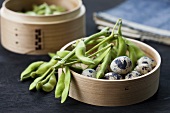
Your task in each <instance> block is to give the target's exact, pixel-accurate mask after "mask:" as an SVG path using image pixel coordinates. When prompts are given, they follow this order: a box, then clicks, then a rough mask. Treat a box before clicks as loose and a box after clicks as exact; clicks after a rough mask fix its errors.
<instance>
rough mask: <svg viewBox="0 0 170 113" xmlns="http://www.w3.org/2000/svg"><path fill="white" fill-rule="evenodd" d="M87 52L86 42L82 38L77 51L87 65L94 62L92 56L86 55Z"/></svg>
mask: <svg viewBox="0 0 170 113" xmlns="http://www.w3.org/2000/svg"><path fill="white" fill-rule="evenodd" d="M85 52H86V46H85V44H84V41H82V40H81V41H80V42H79V43H78V45H77V47H76V51H75V54H76V57H77V58H78V59H79V60H80V61H82V62H83V63H84V64H87V65H90V64H94V62H93V60H92V59H91V58H88V57H86V56H85Z"/></svg>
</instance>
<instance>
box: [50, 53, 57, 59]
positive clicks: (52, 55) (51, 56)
mask: <svg viewBox="0 0 170 113" xmlns="http://www.w3.org/2000/svg"><path fill="white" fill-rule="evenodd" d="M48 56H49V57H50V58H53V57H54V56H56V54H55V53H48Z"/></svg>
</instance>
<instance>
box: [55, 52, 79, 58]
mask: <svg viewBox="0 0 170 113" xmlns="http://www.w3.org/2000/svg"><path fill="white" fill-rule="evenodd" d="M70 52H71V51H68V50H64V51H57V53H56V54H57V56H59V57H60V58H64V57H65V56H66V55H68V54H69V53H70ZM71 58H72V59H77V57H76V56H72V57H71Z"/></svg>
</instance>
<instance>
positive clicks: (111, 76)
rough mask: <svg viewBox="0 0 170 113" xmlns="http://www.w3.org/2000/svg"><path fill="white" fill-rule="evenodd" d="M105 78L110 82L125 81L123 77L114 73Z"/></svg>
mask: <svg viewBox="0 0 170 113" xmlns="http://www.w3.org/2000/svg"><path fill="white" fill-rule="evenodd" d="M104 77H105V78H106V79H108V80H121V79H123V78H122V76H121V75H119V74H117V73H114V72H109V73H106V74H105V76H104Z"/></svg>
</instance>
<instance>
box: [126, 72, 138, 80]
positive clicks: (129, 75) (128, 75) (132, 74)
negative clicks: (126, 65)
mask: <svg viewBox="0 0 170 113" xmlns="http://www.w3.org/2000/svg"><path fill="white" fill-rule="evenodd" d="M140 75H141V74H140V73H139V72H138V71H132V72H130V73H128V74H127V75H126V76H125V79H132V78H135V77H138V76H140Z"/></svg>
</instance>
